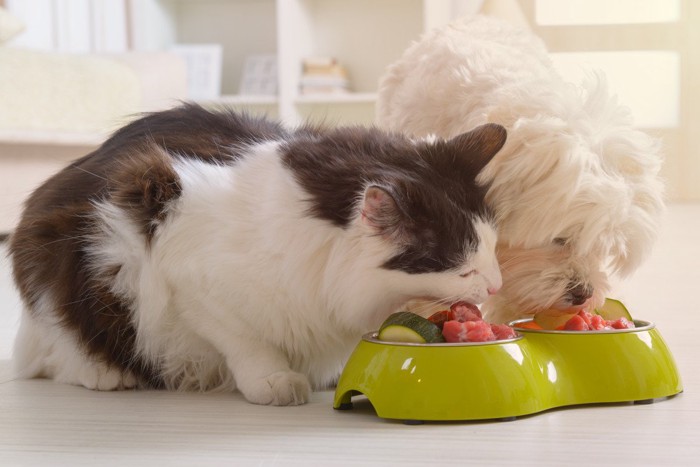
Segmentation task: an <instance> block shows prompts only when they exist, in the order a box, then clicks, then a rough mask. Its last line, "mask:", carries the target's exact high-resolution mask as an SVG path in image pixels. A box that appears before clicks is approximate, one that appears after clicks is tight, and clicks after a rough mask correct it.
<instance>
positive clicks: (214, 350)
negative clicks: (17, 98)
mask: <svg viewBox="0 0 700 467" xmlns="http://www.w3.org/2000/svg"><path fill="white" fill-rule="evenodd" d="M505 139H506V133H505V130H504V129H503V127H501V126H498V125H493V124H489V125H484V126H482V127H479V128H477V129H475V130H473V131H470V132H467V133H464V134H461V135H459V136H457V137H455V138H453V139H450V140H432V141H428V140H416V141H412V140H409V139H407V138H405V137H402V136H400V135H398V134H389V133H384V132H381V131H379V130H377V129H364V128H358V127H352V128H340V129H330V130H324V129H320V128H310V127H304V128H300V129H298V130H296V131H288V130H285V129H283V128H282V127H281V126H280V125H278V124H276V123H273V122H269V121H266V120H262V119H254V118H251V117H247V116H245V115H239V114H236V113H233V112H210V111H207V110H205V109H203V108H201V107H199V106H195V105H185V106H182V107H179V108H176V109H173V110H169V111H165V112H161V113H155V114H151V115H148V116H145V117H143V118H141V119H139V120H137V121H135V122H133V123H131V124H129V125H127V126H126V127H124V128H123V129H121V130H119V131H118V132H117V133H115V134H114V135H113V136H112V137H111V138H110V139H108V140H107V141H106V142H105V143H104V144H103V145H102V146H101V147H100V148H99V149H97V150H96V151H95V152H93V153H91V154H89V155H87V156H85V157H83V158H82V159H79V160H77V161H75V162H74V163H72V164H70V165H69V166H68V167H67V168H65V169H64V170H62V171H61V172H59V173H58V174H56V175H55V176H54V177H52V178H51V179H49V180H48V181H47V182H46V183H44V184H43V185H42V186H40V187H39V188H38V189H37V190H36V191H35V192H34V193H33V194H32V195H31V197H30V198H29V199H28V201H27V203H26V206H25V210H24V213H23V217H22V220H21V222H20V224H19V225H18V228H17V230H16V231H15V232H14V234H13V235H12V237H11V245H10V254H11V257H12V262H13V268H14V278H15V281H16V283H17V286H18V288H19V291H20V293H21V296H22V299H23V302H24V305H25V310H24V313H23V318H22V324H21V328H20V332H19V336H18V339H17V343H16V355H15V357H16V364H17V368H18V371H19V375H20V376H21V377H40V376H43V377H48V378H53V379H55V380H57V381H61V382H66V383H71V384H77V385H83V386H86V387H88V388H95V389H102V390H110V389H121V388H129V387H144V386H145V387H163V388H172V389H181V390H215V389H218V390H233V389H236V388H237V389H239V390H240V391H241V392H242V393H243V395H244V396H245V397H246V398H247V399H248V400H249V401H251V402H254V403H258V404H275V405H289V404H300V403H304V402H305V401H307V400H308V397H309V393H310V390H311V389H312V388H325V387H328V386H329V385H332V384H333V383H334V381H335V379H336V378H337V376H338V375H339V373H340V371H341V369H342V366H343V364H344V362H345V360H346V359H347V357H348V356H349V354H350V352H351V351H352V349H353V347H354V346H355V345H356V344H357V342H358V340H359V338H360V337H361V335H362V334H363V333H365V332H368V331H370V330H373V329H376V328H377V327H378V326H379V325H380V323H381V322H382V321H383V320H384V319H385V318H386V317H387V316H388V315H389V314H390V313H391V312H393V311H396V308H397V307H399V306H400V305H401V304H402V303H404V302H406V301H407V300H410V299H414V298H428V299H432V300H446V301H454V300H458V299H459V300H466V301H470V302H472V303H480V302H482V301H483V300H484V299H485V298H486V297H487V296H488V295H489V294H492V293H494V292H495V291H496V290H498V288H499V287H500V286H501V276H500V271H499V267H498V264H497V262H496V257H495V252H494V250H495V244H496V238H495V230H494V226H493V223H492V221H493V217H492V214H491V213H490V211H489V210H488V208H487V207H486V206H485V204H484V194H485V188H483V187H481V186H479V185H478V184H476V183H475V178H476V177H477V175H478V173H479V172H480V171H481V169H482V168H483V167H484V166H485V165H486V164H487V163H488V162H489V161H490V160H491V158H492V157H493V156H494V155H495V154H496V153H497V152H498V150H499V149H500V148H501V147H502V146H503V144H504V142H505Z"/></svg>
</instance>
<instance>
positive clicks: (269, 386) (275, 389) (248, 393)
mask: <svg viewBox="0 0 700 467" xmlns="http://www.w3.org/2000/svg"><path fill="white" fill-rule="evenodd" d="M245 386H246V387H245V389H244V388H240V387H239V388H240V390H241V392H242V393H243V395H244V396H245V398H246V399H248V401H249V402H252V403H253V404H261V405H301V404H305V403H307V402H308V401H309V395H310V394H311V384H309V380H308V378H307V377H306V376H304V375H302V374H301V373H296V372H294V371H278V372H276V373H272V374H271V375H269V376H267V377H265V378H261V379H259V380H256V381H255V383H254V384H247V385H245Z"/></svg>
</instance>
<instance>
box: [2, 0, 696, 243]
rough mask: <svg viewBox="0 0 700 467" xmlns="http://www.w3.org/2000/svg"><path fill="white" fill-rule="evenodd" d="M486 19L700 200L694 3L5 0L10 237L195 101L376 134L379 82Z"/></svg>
mask: <svg viewBox="0 0 700 467" xmlns="http://www.w3.org/2000/svg"><path fill="white" fill-rule="evenodd" d="M477 12H480V13H484V14H490V15H494V16H499V17H501V18H503V19H506V20H508V21H511V22H514V23H517V24H520V25H522V26H524V27H527V28H530V29H531V30H532V31H534V32H535V33H536V34H538V35H539V36H540V37H542V38H543V40H544V41H545V43H546V45H547V46H548V48H549V50H550V51H551V56H552V59H553V61H554V63H555V65H556V67H557V68H558V69H559V71H560V73H561V74H562V75H564V76H565V77H566V78H567V79H569V80H571V81H572V82H579V81H580V80H581V79H582V78H583V76H585V75H586V74H587V73H591V71H593V70H602V71H603V72H604V73H605V74H606V75H607V77H608V81H609V83H610V87H611V89H612V90H613V92H615V93H616V94H617V95H618V98H619V100H620V101H621V102H622V103H624V104H625V105H627V106H629V107H630V108H631V109H632V111H633V113H634V115H635V118H636V124H637V126H639V127H640V128H643V129H645V130H647V131H649V132H650V133H652V134H654V135H657V136H659V137H661V138H662V139H663V142H664V146H665V153H666V160H665V164H664V167H663V175H664V176H665V177H666V179H667V181H668V195H669V199H670V200H672V201H675V202H689V201H690V202H692V201H699V200H700V151H699V149H700V146H699V145H698V142H697V140H695V139H694V136H695V133H696V132H697V131H698V130H700V90H698V87H697V85H696V84H697V83H700V47H699V46H700V2H698V1H695V0H614V1H611V0H353V1H346V0H0V234H3V233H9V232H11V230H12V228H13V226H14V225H15V223H16V222H17V219H18V216H19V212H20V207H21V203H22V201H23V200H24V199H25V198H26V196H27V195H28V194H29V193H30V192H31V190H32V189H33V188H34V187H36V186H37V185H38V184H39V183H40V182H41V181H43V180H44V179H45V178H47V177H48V176H49V175H50V174H52V173H53V172H55V171H57V170H58V169H59V168H60V167H62V166H63V165H65V164H66V163H67V162H68V161H70V160H72V159H75V158H77V157H80V156H82V155H84V154H87V153H88V152H90V151H91V150H92V149H94V148H95V147H96V146H97V145H99V144H100V143H101V141H103V140H104V139H105V137H106V136H107V135H108V134H109V133H110V132H111V131H113V130H114V129H115V128H117V127H119V126H121V125H123V124H124V123H126V122H128V121H129V119H131V118H134V116H136V115H137V114H138V113H140V112H144V111H153V110H158V109H164V108H168V107H170V106H173V105H177V103H178V102H180V101H181V100H195V101H198V102H201V103H202V104H204V105H207V106H222V105H225V106H231V107H234V108H236V109H245V110H248V111H251V112H255V113H261V114H265V115H268V116H270V117H274V118H279V119H281V120H283V121H284V122H285V123H286V124H288V125H296V124H299V123H300V122H302V121H305V120H309V119H310V120H315V121H324V122H325V123H326V124H344V123H363V124H368V123H372V122H373V120H374V106H375V101H376V91H377V83H378V80H379V77H380V76H381V75H382V74H383V72H384V70H385V68H386V67H387V66H388V65H389V64H391V63H392V62H393V61H395V60H396V59H397V58H398V57H399V56H400V55H401V54H402V52H403V51H404V50H405V49H406V48H407V47H408V46H409V45H410V43H411V41H413V40H415V39H417V38H419V37H420V36H421V34H422V33H423V32H425V31H427V30H429V29H431V28H434V27H439V26H441V25H444V24H446V23H448V22H449V21H451V20H453V19H456V18H458V17H461V16H464V15H471V14H474V13H477Z"/></svg>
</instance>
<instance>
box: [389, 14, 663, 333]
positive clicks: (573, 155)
mask: <svg viewBox="0 0 700 467" xmlns="http://www.w3.org/2000/svg"><path fill="white" fill-rule="evenodd" d="M640 79H642V78H641V77H640ZM377 122H378V124H379V125H380V126H381V127H383V128H386V129H389V130H401V131H402V132H405V133H407V134H410V135H412V136H414V137H423V136H426V135H430V134H435V135H437V136H440V137H443V138H450V137H452V136H454V135H458V134H460V133H462V132H464V131H466V130H468V129H470V128H474V127H476V126H478V125H482V124H484V123H487V122H493V123H498V124H500V125H503V126H504V127H505V128H506V129H507V131H508V142H507V143H506V145H505V146H504V148H503V150H501V151H500V152H499V153H498V155H497V156H496V157H495V158H494V160H493V161H492V162H491V163H490V164H489V165H488V166H487V167H486V169H485V170H484V171H483V172H482V173H481V175H480V179H479V181H483V182H487V183H489V187H490V188H489V191H488V193H487V195H486V200H487V202H488V203H489V205H490V206H491V207H492V208H493V210H494V211H495V213H496V217H497V224H498V239H499V247H498V252H499V262H500V264H501V269H502V272H503V289H502V290H501V291H500V292H499V293H498V294H497V295H495V296H493V297H492V298H490V299H489V300H488V301H487V302H486V303H485V304H484V311H485V312H486V315H485V316H486V317H487V318H488V319H490V320H492V321H505V322H507V321H509V320H512V319H515V318H518V317H522V316H523V315H531V314H533V313H535V312H536V311H538V310H541V309H543V308H549V307H555V308H570V307H572V306H573V307H575V306H580V307H581V306H586V307H589V308H590V307H594V306H596V305H599V304H601V303H602V302H603V299H604V297H605V296H606V294H608V293H609V291H610V286H609V275H610V274H613V273H618V274H620V275H622V276H624V275H626V274H629V273H631V272H633V271H634V270H635V269H636V268H637V267H638V266H639V265H640V264H641V263H642V261H643V260H644V258H646V256H647V255H648V254H649V251H650V250H651V246H652V245H653V243H654V240H655V239H656V235H657V232H658V228H659V224H660V222H661V213H662V212H663V205H664V204H663V184H662V182H661V180H660V177H659V169H660V167H661V157H660V145H659V144H658V142H657V141H656V140H655V139H653V138H651V137H649V136H648V135H647V134H645V133H643V132H642V131H639V130H637V129H635V128H634V126H633V124H632V118H631V115H630V113H629V110H628V109H627V108H625V107H623V106H621V105H620V104H619V103H618V102H617V100H616V99H615V98H614V97H613V96H610V94H609V93H608V91H607V89H606V87H605V82H604V80H591V81H589V82H586V83H583V85H582V86H576V85H574V84H572V83H567V82H565V81H564V80H563V79H562V78H561V77H560V76H559V75H558V74H557V72H556V70H555V69H554V67H553V66H552V64H551V62H550V59H549V56H548V54H547V50H546V49H545V47H544V44H543V43H542V41H541V40H540V39H539V38H537V37H536V36H534V35H533V34H532V33H531V32H529V31H524V30H521V29H518V28H515V27H513V26H511V25H509V24H507V23H505V22H503V21H499V20H497V19H493V18H488V17H484V16H476V17H470V18H463V19H460V20H457V21H454V22H453V23H451V24H449V25H447V26H445V27H442V28H438V29H435V30H433V31H430V32H428V33H426V34H425V35H424V37H422V38H421V39H420V40H419V41H417V42H415V43H414V44H412V45H411V46H410V47H409V48H408V49H407V50H406V51H405V53H404V55H403V56H402V57H401V58H400V59H398V60H397V61H396V62H395V63H393V64H392V65H391V66H390V67H389V68H388V69H387V71H386V73H385V74H384V76H383V77H382V79H381V82H380V89H379V99H378V102H377Z"/></svg>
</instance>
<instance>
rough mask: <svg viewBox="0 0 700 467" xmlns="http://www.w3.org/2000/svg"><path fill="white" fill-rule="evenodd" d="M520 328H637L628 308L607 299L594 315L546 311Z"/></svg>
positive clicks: (565, 311)
mask: <svg viewBox="0 0 700 467" xmlns="http://www.w3.org/2000/svg"><path fill="white" fill-rule="evenodd" d="M519 326H520V327H522V328H526V329H542V330H548V331H601V330H611V329H631V328H634V327H635V325H634V321H633V320H632V316H631V315H630V313H629V311H627V307H625V306H624V305H623V304H622V302H620V301H619V300H614V299H612V298H606V299H605V303H604V304H603V306H602V307H600V308H597V309H595V310H594V311H593V313H590V312H588V311H585V310H575V309H573V310H544V311H540V312H538V313H536V314H535V316H534V318H533V320H532V321H531V322H528V323H520V324H519Z"/></svg>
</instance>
